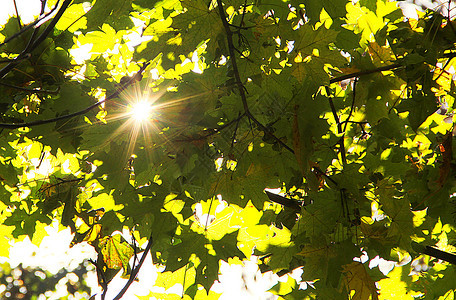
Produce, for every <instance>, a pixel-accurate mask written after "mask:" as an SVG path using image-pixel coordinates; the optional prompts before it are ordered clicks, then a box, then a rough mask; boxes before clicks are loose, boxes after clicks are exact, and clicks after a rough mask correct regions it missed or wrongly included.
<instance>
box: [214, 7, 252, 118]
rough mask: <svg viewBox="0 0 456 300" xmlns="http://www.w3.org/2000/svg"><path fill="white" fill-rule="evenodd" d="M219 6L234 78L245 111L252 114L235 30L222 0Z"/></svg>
mask: <svg viewBox="0 0 456 300" xmlns="http://www.w3.org/2000/svg"><path fill="white" fill-rule="evenodd" d="M217 6H218V9H219V14H220V19H221V20H222V23H223V27H224V28H225V32H226V40H227V42H228V50H229V52H230V60H231V65H232V67H233V73H234V79H235V80H236V83H237V84H238V86H239V93H240V95H241V100H242V104H243V106H244V111H245V112H246V114H247V115H250V111H249V107H248V105H247V97H246V95H245V90H244V86H243V85H242V81H241V76H240V75H239V70H238V66H237V61H236V54H235V53H234V51H235V50H234V49H235V47H234V43H233V32H232V31H231V29H230V24H229V23H228V21H227V20H226V15H225V11H224V10H223V3H222V0H217Z"/></svg>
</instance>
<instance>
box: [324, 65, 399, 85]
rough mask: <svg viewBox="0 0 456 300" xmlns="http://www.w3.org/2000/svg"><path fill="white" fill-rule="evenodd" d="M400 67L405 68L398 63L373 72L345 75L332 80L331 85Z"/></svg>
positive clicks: (366, 71)
mask: <svg viewBox="0 0 456 300" xmlns="http://www.w3.org/2000/svg"><path fill="white" fill-rule="evenodd" d="M400 67H403V65H401V64H398V63H396V64H392V65H388V66H383V67H379V68H376V69H372V70H365V71H359V72H355V73H351V74H345V75H342V76H339V77H335V78H332V79H330V80H329V83H336V82H341V81H343V80H345V79H350V78H354V77H360V76H364V75H369V74H372V73H378V72H383V71H389V70H394V69H397V68H400Z"/></svg>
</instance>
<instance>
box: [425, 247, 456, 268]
mask: <svg viewBox="0 0 456 300" xmlns="http://www.w3.org/2000/svg"><path fill="white" fill-rule="evenodd" d="M423 254H426V255H429V256H433V257H435V258H438V259H441V260H444V261H446V262H449V263H450V264H453V265H456V255H454V254H452V253H448V252H445V251H442V250H439V249H437V248H434V247H431V246H426V248H424V251H423Z"/></svg>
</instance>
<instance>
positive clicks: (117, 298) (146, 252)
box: [113, 234, 153, 300]
mask: <svg viewBox="0 0 456 300" xmlns="http://www.w3.org/2000/svg"><path fill="white" fill-rule="evenodd" d="M152 243H153V239H152V234H151V235H150V237H149V241H148V242H147V246H146V249H144V253H143V255H142V256H141V259H140V260H139V263H138V265H137V266H136V267H135V268H133V270H131V274H130V277H129V278H128V281H127V283H126V284H125V286H124V287H123V288H122V290H121V291H120V292H119V293H118V294H117V296H116V297H115V298H114V299H113V300H119V299H120V298H122V296H123V295H124V294H125V292H126V291H127V290H128V288H129V287H130V285H131V284H132V283H133V281H135V279H136V276H137V275H138V272H139V269H141V266H142V264H143V263H144V261H145V260H146V257H147V254H148V253H149V251H150V248H151V247H152Z"/></svg>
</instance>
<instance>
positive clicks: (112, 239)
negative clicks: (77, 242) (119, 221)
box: [98, 234, 134, 275]
mask: <svg viewBox="0 0 456 300" xmlns="http://www.w3.org/2000/svg"><path fill="white" fill-rule="evenodd" d="M98 246H99V247H100V249H101V254H102V255H103V260H104V262H105V264H106V266H107V267H108V268H110V269H115V270H118V269H120V268H123V270H124V275H126V273H127V271H128V270H129V264H128V263H129V261H130V258H131V257H132V256H133V254H134V250H133V248H132V247H131V246H130V244H128V243H127V242H126V241H125V240H124V239H123V237H122V235H120V234H116V235H114V236H107V237H104V238H102V239H100V241H99V242H98Z"/></svg>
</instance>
